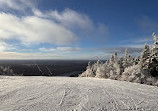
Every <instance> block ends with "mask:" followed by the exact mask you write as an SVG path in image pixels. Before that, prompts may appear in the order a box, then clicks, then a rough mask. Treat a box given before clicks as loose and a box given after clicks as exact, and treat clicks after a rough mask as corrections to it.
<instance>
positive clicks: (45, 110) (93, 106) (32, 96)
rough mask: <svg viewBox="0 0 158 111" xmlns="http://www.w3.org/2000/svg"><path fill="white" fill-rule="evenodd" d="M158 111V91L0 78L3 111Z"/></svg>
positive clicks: (121, 84) (85, 81) (94, 82)
mask: <svg viewBox="0 0 158 111" xmlns="http://www.w3.org/2000/svg"><path fill="white" fill-rule="evenodd" d="M14 110H16V111H75V110H77V111H112V110H113V111H114V110H115V111H127V110H132V111H134V110H139V111H143V110H145V111H158V87H154V86H148V85H141V84H137V83H129V82H125V81H115V80H109V79H97V78H69V77H17V76H14V77H8V76H0V111H14Z"/></svg>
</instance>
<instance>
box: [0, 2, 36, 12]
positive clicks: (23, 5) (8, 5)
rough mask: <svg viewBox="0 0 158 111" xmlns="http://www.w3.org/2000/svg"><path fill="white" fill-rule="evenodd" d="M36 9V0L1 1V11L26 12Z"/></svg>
mask: <svg viewBox="0 0 158 111" xmlns="http://www.w3.org/2000/svg"><path fill="white" fill-rule="evenodd" d="M34 7H35V0H0V9H2V10H8V9H14V10H20V11H24V10H26V9H28V8H34Z"/></svg>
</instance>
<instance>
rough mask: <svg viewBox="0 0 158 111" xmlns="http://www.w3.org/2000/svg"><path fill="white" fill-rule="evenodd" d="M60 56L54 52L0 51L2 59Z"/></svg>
mask: <svg viewBox="0 0 158 111" xmlns="http://www.w3.org/2000/svg"><path fill="white" fill-rule="evenodd" d="M60 57H61V56H60V55H58V54H52V53H19V52H0V58H1V59H59V58H60Z"/></svg>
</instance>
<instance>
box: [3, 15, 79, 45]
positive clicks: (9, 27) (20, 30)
mask: <svg viewBox="0 0 158 111" xmlns="http://www.w3.org/2000/svg"><path fill="white" fill-rule="evenodd" d="M0 24H1V25H0V39H2V40H5V39H6V40H7V39H18V40H20V41H21V42H22V43H52V44H62V45H65V44H70V43H71V42H73V41H75V40H77V37H76V35H75V34H74V33H72V32H71V31H70V30H68V29H66V28H65V27H63V26H61V25H60V24H57V23H55V22H54V21H50V20H47V19H42V18H38V17H36V16H27V17H21V18H20V17H17V16H14V15H11V14H6V13H0Z"/></svg>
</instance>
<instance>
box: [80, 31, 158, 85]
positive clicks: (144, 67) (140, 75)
mask: <svg viewBox="0 0 158 111" xmlns="http://www.w3.org/2000/svg"><path fill="white" fill-rule="evenodd" d="M153 37H154V40H155V42H154V45H152V46H151V47H149V46H148V45H147V44H145V46H144V49H143V51H142V54H141V56H140V57H133V56H131V55H130V54H129V53H128V50H127V49H126V50H125V56H124V57H118V56H117V52H115V53H114V55H112V56H111V58H110V60H108V61H106V62H102V61H100V60H98V61H97V62H96V63H91V62H89V63H88V66H87V69H86V71H85V72H83V73H82V74H81V75H80V77H98V78H110V79H114V80H123V81H129V82H135V83H141V84H148V85H156V86H158V37H157V36H156V35H155V33H153Z"/></svg>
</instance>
